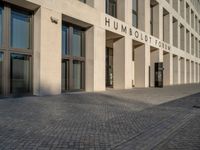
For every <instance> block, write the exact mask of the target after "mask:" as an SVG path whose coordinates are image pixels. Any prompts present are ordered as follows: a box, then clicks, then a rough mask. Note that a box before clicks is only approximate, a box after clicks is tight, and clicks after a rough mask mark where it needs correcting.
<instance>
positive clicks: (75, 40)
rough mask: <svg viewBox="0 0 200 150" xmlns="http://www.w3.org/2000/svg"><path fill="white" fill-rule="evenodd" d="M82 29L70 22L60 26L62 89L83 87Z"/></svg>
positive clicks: (83, 51)
mask: <svg viewBox="0 0 200 150" xmlns="http://www.w3.org/2000/svg"><path fill="white" fill-rule="evenodd" d="M84 42H85V39H84V30H83V29H82V28H79V27H76V26H73V25H71V24H67V23H65V22H64V23H63V27H62V51H63V55H62V91H73V90H83V89H84V76H85V75H84V65H85V57H84V53H85V46H84V45H85V44H84Z"/></svg>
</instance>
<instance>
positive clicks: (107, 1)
mask: <svg viewBox="0 0 200 150" xmlns="http://www.w3.org/2000/svg"><path fill="white" fill-rule="evenodd" d="M111 1H113V4H115V10H116V11H115V15H113V14H111V13H110V9H109V8H110V3H111ZM106 14H108V15H110V16H112V17H114V18H117V0H106Z"/></svg>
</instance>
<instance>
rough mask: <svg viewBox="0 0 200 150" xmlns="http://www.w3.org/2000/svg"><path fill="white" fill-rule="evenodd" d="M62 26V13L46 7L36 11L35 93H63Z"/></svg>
mask: <svg viewBox="0 0 200 150" xmlns="http://www.w3.org/2000/svg"><path fill="white" fill-rule="evenodd" d="M51 17H53V18H55V19H56V20H57V23H55V22H52V21H51ZM61 26H62V15H61V13H58V12H55V11H53V10H51V9H47V8H44V7H40V8H39V9H38V10H37V11H36V12H35V15H34V57H33V59H34V60H33V63H34V64H33V73H34V75H33V93H34V95H55V94H60V93H61V41H62V40H61ZM55 39H56V41H55Z"/></svg>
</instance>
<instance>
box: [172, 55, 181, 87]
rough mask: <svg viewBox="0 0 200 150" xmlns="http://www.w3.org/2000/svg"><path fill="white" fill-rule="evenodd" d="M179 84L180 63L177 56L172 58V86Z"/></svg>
mask: <svg viewBox="0 0 200 150" xmlns="http://www.w3.org/2000/svg"><path fill="white" fill-rule="evenodd" d="M179 83H180V62H179V57H178V56H173V84H174V85H176V84H179Z"/></svg>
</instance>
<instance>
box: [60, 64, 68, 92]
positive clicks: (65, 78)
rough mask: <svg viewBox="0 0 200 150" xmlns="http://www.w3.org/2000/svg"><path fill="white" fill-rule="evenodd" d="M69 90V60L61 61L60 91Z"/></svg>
mask: <svg viewBox="0 0 200 150" xmlns="http://www.w3.org/2000/svg"><path fill="white" fill-rule="evenodd" d="M65 90H69V60H63V61H62V91H65Z"/></svg>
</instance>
